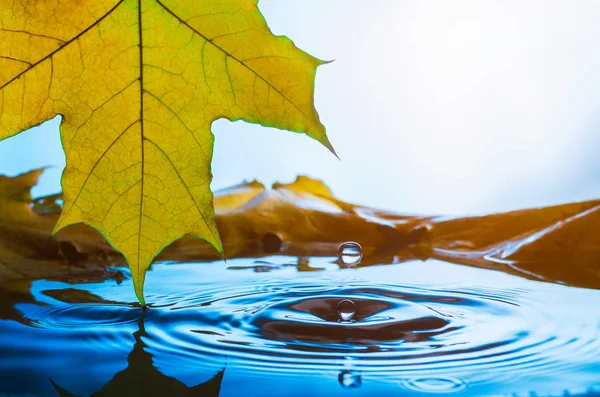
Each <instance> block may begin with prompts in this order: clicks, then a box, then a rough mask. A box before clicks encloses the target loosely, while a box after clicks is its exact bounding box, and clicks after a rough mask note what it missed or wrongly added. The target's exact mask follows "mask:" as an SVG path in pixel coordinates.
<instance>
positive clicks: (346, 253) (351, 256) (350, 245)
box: [337, 241, 363, 266]
mask: <svg viewBox="0 0 600 397" xmlns="http://www.w3.org/2000/svg"><path fill="white" fill-rule="evenodd" d="M337 254H338V259H339V260H340V262H341V263H342V264H343V265H344V266H355V265H358V264H359V263H360V260H361V259H362V257H363V253H362V247H361V246H360V244H359V243H355V242H354V241H346V242H345V243H342V244H340V246H339V247H338V251H337Z"/></svg>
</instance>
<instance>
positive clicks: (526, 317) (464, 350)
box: [20, 263, 600, 393]
mask: <svg viewBox="0 0 600 397" xmlns="http://www.w3.org/2000/svg"><path fill="white" fill-rule="evenodd" d="M242 264H243V263H242ZM421 266H423V265H421ZM436 266H440V265H439V264H436ZM445 266H451V265H445ZM283 269H284V270H282V272H281V273H282V274H281V275H280V276H279V277H274V275H273V274H272V273H255V272H252V271H251V270H250V271H247V272H239V271H236V272H232V271H227V270H223V268H222V267H220V264H213V265H210V266H209V265H198V266H197V267H195V266H190V265H185V266H179V265H177V266H173V265H163V266H159V267H158V268H157V269H155V271H154V272H153V274H152V277H156V278H158V276H159V273H160V276H161V277H160V281H161V282H160V284H156V285H153V286H150V287H149V294H148V298H147V299H148V301H151V302H154V303H153V305H152V306H151V307H150V309H149V310H147V311H146V313H145V315H144V317H143V325H138V326H143V327H144V328H145V331H144V332H145V333H147V335H148V336H147V340H146V343H147V345H148V348H149V349H150V351H151V352H152V354H153V356H156V357H157V359H158V360H159V361H160V362H161V368H163V369H164V368H168V367H169V366H170V365H172V371H171V372H172V373H174V374H176V373H177V368H178V366H180V365H183V364H181V363H186V365H189V366H193V365H194V363H195V362H197V361H198V360H200V357H203V360H205V358H206V357H211V360H213V361H220V362H223V363H224V364H223V365H226V366H227V367H228V368H233V367H235V368H238V369H242V370H249V371H254V372H257V371H258V372H263V373H280V374H281V373H282V372H284V373H294V374H299V373H306V374H311V373H312V374H319V373H325V372H327V371H332V372H335V373H337V374H339V375H338V381H339V384H340V385H341V386H342V388H344V389H347V388H357V387H361V385H363V383H364V381H365V379H379V380H380V381H382V382H388V383H394V384H397V387H399V388H401V389H404V390H418V391H420V392H426V393H455V392H461V391H463V390H465V389H468V388H469V387H473V386H474V385H478V384H488V385H489V384H503V383H506V382H518V381H519V379H520V378H524V379H552V378H555V377H556V376H559V374H567V373H569V371H570V373H574V374H581V373H582V371H583V374H584V375H585V376H587V375H589V374H590V373H592V374H593V373H595V372H596V371H600V365H598V364H597V363H598V362H600V338H599V335H600V311H598V310H597V306H596V305H595V304H594V303H593V302H586V299H590V297H591V299H596V300H597V299H598V298H599V297H600V292H598V291H590V290H580V289H573V288H567V287H563V286H558V285H548V284H541V283H537V282H534V281H529V280H520V279H516V278H514V277H511V276H504V275H501V274H499V273H495V274H497V275H498V276H497V277H496V276H494V277H496V279H498V280H500V282H501V283H504V285H505V287H504V288H500V287H493V286H490V285H481V286H478V287H474V286H471V285H469V284H466V283H462V285H461V284H460V283H457V282H456V280H454V281H452V282H448V281H446V280H439V277H438V280H437V281H436V277H435V276H433V277H429V278H427V277H425V276H422V278H421V279H418V278H415V277H413V280H412V281H411V280H410V277H404V276H405V275H406V274H405V273H404V272H406V271H407V270H406V268H404V269H403V270H402V271H401V272H400V273H399V274H400V275H402V276H403V277H401V278H400V279H402V278H404V279H406V281H404V282H397V281H396V279H397V278H398V277H397V276H398V274H395V275H394V276H393V277H392V276H390V277H384V279H385V282H382V280H381V279H382V277H372V275H373V274H375V273H373V271H372V270H371V273H369V271H367V270H362V269H361V270H358V271H356V270H355V269H350V270H348V271H347V272H345V271H344V270H341V271H334V272H331V271H325V272H317V273H312V272H311V273H310V274H302V275H300V274H298V273H295V272H294V270H290V269H289V266H287V264H286V266H285V267H283ZM381 270H382V271H383V270H384V269H383V268H381ZM385 270H386V271H389V267H386V268H385ZM476 271H477V272H481V270H476ZM211 272H212V273H211ZM203 275H210V277H208V279H206V278H202V276H203ZM502 277H505V278H507V280H508V281H506V280H502ZM422 279H431V280H433V282H431V283H430V284H423V283H422V282H417V281H421V280H422ZM496 279H495V280H496ZM200 280H201V281H200ZM509 284H510V287H506V286H507V285H509ZM449 286H452V287H451V288H450V287H449ZM51 287H52V291H48V288H42V287H40V288H38V291H37V297H38V298H39V300H44V302H43V305H33V304H26V305H21V306H20V310H22V312H23V315H24V316H25V317H26V318H27V319H28V320H29V321H30V322H31V324H32V325H33V326H35V327H39V328H54V329H67V328H76V327H78V326H79V327H90V326H92V327H93V328H94V330H95V332H97V333H102V332H105V333H106V334H107V335H108V334H110V332H111V331H110V328H111V327H113V328H115V329H116V328H119V329H121V330H122V329H123V327H126V328H127V329H131V328H132V327H133V328H135V326H134V324H135V323H136V322H137V321H138V320H139V318H140V314H141V310H140V309H139V308H137V307H133V306H134V305H133V304H132V303H131V302H133V300H134V298H133V297H132V296H131V295H128V294H129V292H123V291H129V290H128V289H129V288H130V285H128V283H127V281H126V282H124V283H123V285H122V286H116V285H113V284H109V283H105V284H102V285H99V286H80V290H81V291H84V292H85V291H87V292H85V293H84V294H83V295H81V296H88V295H86V294H87V293H88V292H89V293H92V292H93V293H94V294H97V295H92V296H97V297H100V299H99V300H98V299H93V298H90V297H89V296H88V298H87V301H85V302H80V303H77V302H75V303H73V302H72V301H71V302H69V303H68V304H65V303H63V302H65V301H67V300H66V299H65V296H70V297H71V298H72V297H73V296H74V295H73V292H72V291H70V292H69V294H65V293H62V294H61V293H58V292H56V290H57V286H56V285H51ZM72 288H73V286H69V287H68V289H69V290H71V289H72ZM58 289H60V288H58ZM66 289H67V288H66ZM116 289H118V292H117V293H116V292H115V290H116ZM80 298H81V297H80ZM73 299H75V298H72V299H71V300H73ZM83 300H85V299H83ZM121 302H129V303H121ZM588 303H589V306H587V304H588ZM340 305H342V306H340ZM340 307H342V309H340ZM593 307H596V311H595V312H593V310H592V312H590V310H589V309H590V308H593ZM348 311H350V313H348ZM104 330H106V331H104ZM99 337H100V338H101V337H102V334H100V336H99ZM324 371H325V372H324ZM585 376H584V377H585Z"/></svg>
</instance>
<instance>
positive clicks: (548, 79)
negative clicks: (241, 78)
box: [0, 0, 600, 214]
mask: <svg viewBox="0 0 600 397" xmlns="http://www.w3.org/2000/svg"><path fill="white" fill-rule="evenodd" d="M259 5H260V8H261V10H262V11H263V13H264V15H265V17H266V19H267V21H268V22H269V26H270V27H271V29H272V30H273V32H274V33H275V34H278V35H279V34H284V35H287V36H289V37H290V38H292V39H293V40H294V41H295V42H296V44H297V45H298V46H299V47H300V48H302V49H304V50H305V51H307V52H309V53H311V54H313V55H315V56H317V57H319V58H321V59H324V60H335V62H333V63H331V64H328V65H325V66H322V67H321V68H320V69H319V71H318V73H317V81H316V97H315V101H316V106H317V109H318V111H319V113H320V115H321V120H322V121H323V123H324V124H325V125H326V127H327V131H328V134H329V137H330V140H331V142H332V143H333V145H334V147H335V148H336V150H337V152H338V154H339V156H340V159H341V161H340V160H338V159H337V158H335V157H334V156H333V155H331V154H330V153H329V152H328V151H327V150H326V149H325V148H323V147H321V146H320V145H319V144H318V143H317V142H316V141H313V140H311V139H309V138H307V137H306V136H304V135H299V134H293V133H289V132H284V131H280V130H275V129H269V128H263V127H259V126H255V125H250V124H246V123H243V122H236V123H231V122H228V121H226V120H219V121H217V122H215V123H214V124H213V132H214V133H215V136H216V143H215V156H214V160H213V173H214V175H215V177H214V180H213V185H212V186H213V188H215V189H219V188H222V187H226V186H229V185H231V184H235V183H239V182H240V181H242V180H250V179H255V178H256V179H258V180H260V181H262V182H263V183H266V184H270V183H272V182H273V181H291V180H293V179H294V178H295V177H296V175H298V174H303V175H309V176H312V177H315V178H319V179H322V180H324V181H325V182H326V183H327V184H328V185H329V186H330V187H331V188H332V189H333V191H334V193H335V194H336V195H337V196H339V197H341V198H343V199H345V200H347V201H351V202H355V203H361V204H365V205H369V206H373V207H380V208H385V209H390V210H395V211H399V212H412V213H448V214H456V213H482V212H496V211H505V210H510V209H516V208H524V207H535V206H542V205H550V204H555V203H562V202H568V201H578V200H586V199H591V198H598V197H600V156H599V155H598V151H599V149H600V51H598V48H597V47H598V37H600V24H599V23H598V15H600V2H599V1H597V0H578V1H576V2H575V1H565V0H560V1H556V0H529V1H527V2H523V1H520V0H497V1H496V0H485V1H482V0H453V1H446V0H433V1H426V2H425V1H417V0H411V1H403V0H387V1H386V0H369V1H359V0H327V1H323V0H302V1H300V0H261V1H260V3H259ZM59 122H60V119H59V118H56V119H54V120H51V121H48V122H47V123H44V124H43V125H41V126H39V127H36V128H33V129H31V130H29V131H26V132H24V133H22V134H20V135H18V136H16V137H14V138H11V139H9V140H5V141H2V142H0V174H9V175H15V174H18V173H21V172H24V171H27V170H29V169H32V168H37V167H40V166H51V167H52V168H50V169H49V170H48V171H47V172H46V173H45V175H44V177H43V180H42V181H41V183H40V185H39V186H38V187H36V189H35V190H34V194H36V195H42V194H50V193H54V192H56V191H58V190H60V186H59V178H60V174H61V172H62V167H64V155H63V152H62V148H61V145H60V139H59V131H58V127H59Z"/></svg>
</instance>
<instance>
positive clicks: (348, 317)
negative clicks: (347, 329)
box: [338, 299, 356, 323]
mask: <svg viewBox="0 0 600 397" xmlns="http://www.w3.org/2000/svg"><path fill="white" fill-rule="evenodd" d="M355 313H356V306H355V305H354V302H352V301H351V300H350V299H342V300H341V301H340V303H338V314H339V316H340V322H341V323H349V322H352V318H353V317H354V314H355Z"/></svg>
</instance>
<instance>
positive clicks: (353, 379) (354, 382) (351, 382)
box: [338, 370, 362, 389]
mask: <svg viewBox="0 0 600 397" xmlns="http://www.w3.org/2000/svg"><path fill="white" fill-rule="evenodd" d="M338 381H339V382H340V385H341V386H342V387H343V388H344V389H357V388H359V387H360V386H361V385H362V378H361V376H360V375H358V374H355V373H353V372H351V371H348V370H344V371H342V372H340V374H339V375H338Z"/></svg>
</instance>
